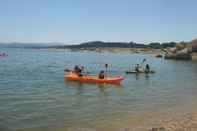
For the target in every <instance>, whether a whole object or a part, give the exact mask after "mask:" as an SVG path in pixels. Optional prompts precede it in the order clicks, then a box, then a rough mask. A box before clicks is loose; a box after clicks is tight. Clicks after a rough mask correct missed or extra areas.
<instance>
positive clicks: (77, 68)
mask: <svg viewBox="0 0 197 131" xmlns="http://www.w3.org/2000/svg"><path fill="white" fill-rule="evenodd" d="M74 72H75V73H76V74H77V75H78V76H83V75H82V69H81V68H79V66H78V65H76V66H75V68H74Z"/></svg>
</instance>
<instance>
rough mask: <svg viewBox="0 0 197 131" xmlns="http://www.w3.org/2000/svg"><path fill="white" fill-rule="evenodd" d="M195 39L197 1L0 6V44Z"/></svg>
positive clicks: (78, 0) (47, 0)
mask: <svg viewBox="0 0 197 131" xmlns="http://www.w3.org/2000/svg"><path fill="white" fill-rule="evenodd" d="M194 38H197V0H0V42H31V43H33V42H35V43H36V42H63V43H65V44H75V43H81V42H86V41H111V42H114V41H116V42H129V41H134V42H137V43H149V42H156V41H157V42H168V41H190V40H192V39H194Z"/></svg>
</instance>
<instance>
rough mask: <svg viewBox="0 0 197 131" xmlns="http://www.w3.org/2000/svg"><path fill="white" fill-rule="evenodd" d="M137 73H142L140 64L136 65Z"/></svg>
mask: <svg viewBox="0 0 197 131" xmlns="http://www.w3.org/2000/svg"><path fill="white" fill-rule="evenodd" d="M135 71H136V72H140V65H139V64H137V65H136V67H135Z"/></svg>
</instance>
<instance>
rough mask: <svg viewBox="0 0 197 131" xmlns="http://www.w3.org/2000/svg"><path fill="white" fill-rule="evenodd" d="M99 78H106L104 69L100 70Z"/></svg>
mask: <svg viewBox="0 0 197 131" xmlns="http://www.w3.org/2000/svg"><path fill="white" fill-rule="evenodd" d="M98 78H99V79H104V78H105V72H104V71H103V70H102V71H100V73H99V75H98Z"/></svg>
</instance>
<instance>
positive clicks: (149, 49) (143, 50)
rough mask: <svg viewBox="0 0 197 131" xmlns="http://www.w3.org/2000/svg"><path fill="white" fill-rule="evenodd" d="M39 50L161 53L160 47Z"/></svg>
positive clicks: (50, 49)
mask: <svg viewBox="0 0 197 131" xmlns="http://www.w3.org/2000/svg"><path fill="white" fill-rule="evenodd" d="M39 50H48V51H69V52H96V53H132V54H155V55H157V54H163V52H162V50H161V49H153V48H114V47H113V48H109V47H108V48H100V47H99V48H96V47H95V48H72V49H71V48H65V49H58V48H47V49H39Z"/></svg>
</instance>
